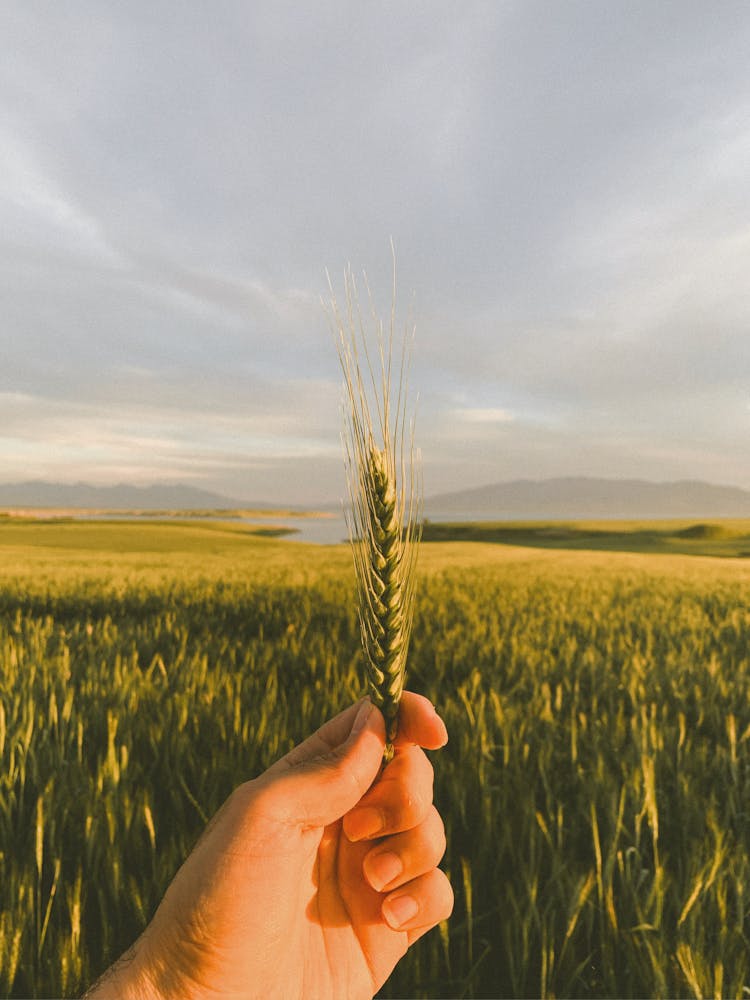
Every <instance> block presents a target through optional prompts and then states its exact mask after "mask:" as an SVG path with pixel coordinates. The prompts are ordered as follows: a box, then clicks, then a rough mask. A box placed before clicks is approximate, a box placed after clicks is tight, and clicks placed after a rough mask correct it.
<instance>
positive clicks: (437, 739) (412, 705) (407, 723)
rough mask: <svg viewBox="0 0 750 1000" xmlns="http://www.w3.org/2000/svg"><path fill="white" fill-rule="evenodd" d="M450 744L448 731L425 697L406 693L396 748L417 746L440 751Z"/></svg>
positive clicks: (404, 694) (400, 715) (400, 708)
mask: <svg viewBox="0 0 750 1000" xmlns="http://www.w3.org/2000/svg"><path fill="white" fill-rule="evenodd" d="M447 742H448V730H447V729H446V728H445V723H444V722H443V720H442V719H441V718H440V716H439V715H438V714H437V712H436V710H435V706H434V705H433V704H432V702H431V701H430V700H429V698H425V697H424V695H421V694H416V693H415V692H414V691H404V693H403V694H402V696H401V702H400V704H399V709H398V734H397V736H396V741H395V746H396V748H397V749H398V748H400V747H406V746H409V745H410V744H416V745H417V746H420V747H423V748H424V749H425V750H438V749H440V747H444V746H445V744H446V743H447Z"/></svg>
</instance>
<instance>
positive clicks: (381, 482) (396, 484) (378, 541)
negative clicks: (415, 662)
mask: <svg viewBox="0 0 750 1000" xmlns="http://www.w3.org/2000/svg"><path fill="white" fill-rule="evenodd" d="M328 284H329V290H330V295H331V298H330V303H329V318H330V319H331V324H332V328H333V330H334V334H335V336H336V341H337V348H338V355H339V361H340V363H341V369H342V371H343V373H344V432H343V440H344V450H345V456H346V468H347V481H348V485H349V500H350V506H349V508H348V509H347V511H346V514H347V525H348V528H349V537H350V540H351V545H352V552H353V555H354V567H355V573H356V577H357V589H358V608H359V623H360V631H361V636H362V648H363V650H364V654H365V663H366V668H367V678H368V683H369V691H370V698H371V699H372V701H373V702H374V703H375V704H376V705H377V706H378V707H379V708H380V709H381V711H382V712H383V715H384V717H385V722H386V740H387V742H386V751H385V758H386V760H389V759H390V758H391V757H392V756H393V741H394V740H395V738H396V733H397V730H398V706H399V701H400V699H401V692H402V691H403V688H404V680H405V676H406V655H407V651H408V647H409V637H410V634H411V627H412V619H413V609H414V581H415V570H416V558H417V552H418V547H419V540H420V536H421V524H420V514H421V489H420V484H419V481H418V477H419V462H418V455H417V453H416V452H415V450H414V420H413V417H409V416H408V414H407V389H408V367H409V358H410V351H411V343H412V340H413V334H414V330H413V327H411V328H409V327H407V329H406V330H405V331H404V334H403V336H402V337H401V338H400V343H398V345H397V344H396V340H397V338H396V334H395V303H396V283H395V257H394V272H393V290H392V298H391V316H390V323H389V325H388V328H387V330H386V328H385V327H384V324H383V322H382V320H381V319H380V317H379V316H378V313H377V310H376V308H375V305H374V301H373V296H372V293H371V291H370V287H369V285H368V283H367V278H366V276H364V284H365V288H366V290H367V299H368V303H369V307H370V322H369V324H368V323H367V322H366V321H365V318H364V316H363V313H362V310H361V307H360V300H359V295H358V292H357V285H356V282H355V280H354V275H353V274H352V271H351V268H347V270H346V273H345V277H344V290H345V305H344V310H343V311H342V310H341V309H340V308H339V305H338V302H337V300H336V296H335V294H334V291H333V287H332V285H331V281H330V277H329V280H328ZM368 340H369V341H370V345H369V346H368ZM373 348H374V349H375V350H376V354H375V359H376V360H375V361H373ZM394 349H396V351H397V356H394Z"/></svg>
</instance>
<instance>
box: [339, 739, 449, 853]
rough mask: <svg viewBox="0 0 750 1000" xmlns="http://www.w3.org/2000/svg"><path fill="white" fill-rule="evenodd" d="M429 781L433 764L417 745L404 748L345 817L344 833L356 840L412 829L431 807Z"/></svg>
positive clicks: (431, 779)
mask: <svg viewBox="0 0 750 1000" xmlns="http://www.w3.org/2000/svg"><path fill="white" fill-rule="evenodd" d="M432 783H433V770H432V764H430V762H429V760H428V759H427V756H426V755H425V752H424V751H423V750H421V749H420V748H419V747H417V746H410V747H407V748H405V749H404V750H402V751H401V752H399V753H397V754H396V756H395V757H394V758H393V760H392V761H391V762H390V764H388V766H387V767H386V768H385V770H384V771H383V773H382V775H381V777H380V778H379V780H378V781H376V782H375V784H374V785H373V786H372V788H371V789H370V790H369V791H368V792H367V793H366V794H365V795H364V796H363V797H362V798H361V799H360V801H359V802H358V803H357V805H356V807H355V808H354V809H352V811H351V812H349V813H347V814H346V816H344V833H345V834H346V836H347V837H348V839H349V840H351V841H357V840H372V839H373V838H375V837H386V836H389V835H390V834H393V833H402V832H403V831H404V830H411V829H412V828H413V827H415V826H417V825H418V824H419V823H421V822H422V821H423V820H424V819H425V817H426V816H427V813H428V812H429V810H430V807H431V805H432Z"/></svg>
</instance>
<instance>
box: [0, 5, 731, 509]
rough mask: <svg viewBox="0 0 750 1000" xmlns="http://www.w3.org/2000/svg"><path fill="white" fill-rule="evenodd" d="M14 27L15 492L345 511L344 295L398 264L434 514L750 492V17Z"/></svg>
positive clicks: (136, 18) (664, 10)
mask: <svg viewBox="0 0 750 1000" xmlns="http://www.w3.org/2000/svg"><path fill="white" fill-rule="evenodd" d="M0 37H2V39H3V56H2V59H1V60H0V482H20V481H26V480H32V479H46V480H54V481H59V482H75V481H86V482H89V483H95V484H100V485H110V484H114V483H118V482H128V483H133V484H138V485H146V484H150V483H163V482H169V483H175V482H183V483H190V484H193V485H196V486H201V487H203V488H206V489H213V490H217V491H219V492H221V493H223V494H225V495H227V496H230V497H233V498H239V499H242V500H246V501H261V502H281V503H302V504H315V503H320V502H327V501H331V500H337V499H339V498H340V497H342V496H343V494H344V493H345V480H344V466H343V458H342V447H341V440H340V434H341V429H342V414H341V400H342V389H341V384H342V379H341V375H340V370H339V367H338V360H337V355H336V349H335V345H334V341H333V338H332V335H331V331H330V327H329V322H328V319H327V316H326V312H325V310H324V309H323V307H322V305H321V296H323V298H326V297H327V293H328V285H327V279H326V270H328V272H329V273H330V276H331V281H332V283H333V287H334V290H335V292H336V294H337V296H338V297H339V298H341V297H342V294H343V281H344V272H345V268H346V267H347V265H351V267H352V269H353V272H354V274H355V276H359V275H361V273H362V271H363V270H364V271H366V273H367V277H368V280H369V283H370V286H371V289H372V293H373V297H374V299H375V302H376V305H377V308H378V311H379V312H380V313H382V314H383V315H384V316H386V317H387V316H388V315H389V313H390V309H391V268H392V259H391V241H393V245H394V246H395V255H396V276H397V277H396V281H397V304H396V316H397V320H396V322H397V328H398V330H399V331H400V330H402V329H407V328H410V325H411V323H412V320H413V322H414V323H415V325H416V335H415V340H414V347H413V358H412V366H411V376H410V385H411V388H412V392H413V403H414V405H415V407H416V429H415V440H416V444H417V446H418V447H419V449H420V452H421V455H422V474H423V480H424V492H425V495H426V496H431V495H435V494H438V493H441V492H445V491H452V490H457V489H462V488H468V487H474V486H481V485H484V484H488V483H493V482H498V481H502V480H511V479H518V478H531V479H540V478H546V477H551V476H567V475H573V476H577V475H587V476H606V477H618V478H627V477H637V478H645V479H651V480H660V481H661V480H674V479H705V480H709V481H712V482H716V483H724V484H733V485H737V486H742V487H745V488H750V447H748V436H749V434H750V322H749V321H750V6H748V4H747V3H746V2H745V0H736V2H725V0H716V2H712V3H708V2H700V3H697V2H693V0H681V2H679V3H676V2H656V0H649V2H644V0H629V2H627V3H623V2H620V0H617V2H615V0H602V2H600V3H591V2H589V0H565V2H553V0H548V2H545V3H540V2H536V0H506V2H504V0H493V2H481V0H462V3H461V4H456V3H455V2H444V0H429V2H423V0H414V2H406V3H404V2H403V0H400V2H391V0H383V2H379V3H377V4H369V3H364V2H360V0H356V2H355V0H347V2H344V0H311V2H309V3H306V4H298V3H293V2H289V0H245V2H233V0H217V2H216V3H211V4H209V3H205V2H202V0H201V2H198V0H182V2H180V3H179V4H178V3H153V2H152V0H148V2H142V0H129V2H128V3H121V2H114V0H91V2H88V3H86V2H81V0H69V2H66V3H65V4H59V3H55V2H52V0H49V2H42V0H24V2H23V3H6V4H2V5H0ZM360 285H361V279H360ZM417 396H418V399H417Z"/></svg>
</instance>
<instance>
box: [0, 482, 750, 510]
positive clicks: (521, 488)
mask: <svg viewBox="0 0 750 1000" xmlns="http://www.w3.org/2000/svg"><path fill="white" fill-rule="evenodd" d="M313 506H314V507H315V509H316V510H323V509H326V510H328V509H331V510H334V509H336V510H340V505H339V504H315V505H312V504H311V505H308V506H307V507H304V506H302V505H300V504H281V503H280V502H277V503H268V502H254V501H253V502H251V501H247V500H237V499H234V498H232V497H227V496H224V495H223V494H220V493H216V492H214V491H211V490H204V489H201V488H200V487H196V486H188V485H185V484H180V483H174V484H153V485H150V486H132V485H129V484H127V483H120V484H117V485H114V486H93V485H91V484H90V483H84V482H78V483H54V482H47V481H43V480H31V481H27V482H22V483H0V507H6V508H14V507H15V508H27V507H38V508H63V509H66V508H72V509H76V508H80V509H83V510H146V511H148V510H231V509H254V510H264V509H265V510H278V509H279V507H284V509H287V510H305V509H312V507H313ZM424 511H425V516H426V517H427V518H429V519H431V520H440V519H442V520H449V519H450V518H451V517H457V518H460V519H464V520H466V519H469V518H472V519H475V520H491V519H499V520H545V519H546V520H560V519H580V520H586V519H588V520H595V519H602V520H607V519H612V520H615V519H621V520H633V519H648V518H668V517H675V518H680V517H688V518H700V517H704V518H705V517H739V518H741V517H750V490H745V489H742V488H741V487H738V486H722V485H717V484H714V483H708V482H705V481H703V480H692V479H682V480H674V481H663V482H655V481H653V480H647V479H625V478H623V479H612V478H609V479H607V478H598V477H592V476H560V477H554V478H550V479H514V480H506V481H501V482H496V483H490V484H488V485H485V486H479V487H473V488H470V489H466V490H457V491H452V492H449V493H441V494H437V495H434V496H430V497H427V498H426V499H425V502H424Z"/></svg>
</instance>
